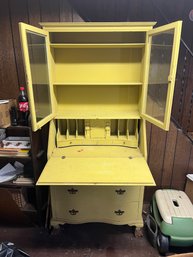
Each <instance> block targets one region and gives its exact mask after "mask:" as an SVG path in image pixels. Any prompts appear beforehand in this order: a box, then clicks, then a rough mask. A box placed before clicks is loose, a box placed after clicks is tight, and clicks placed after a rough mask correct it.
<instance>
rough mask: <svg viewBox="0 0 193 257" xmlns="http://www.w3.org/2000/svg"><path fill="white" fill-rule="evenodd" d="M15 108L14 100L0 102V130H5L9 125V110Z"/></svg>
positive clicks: (15, 102)
mask: <svg viewBox="0 0 193 257" xmlns="http://www.w3.org/2000/svg"><path fill="white" fill-rule="evenodd" d="M12 106H15V107H16V106H17V101H16V100H15V99H9V100H7V101H6V100H5V101H3V100H0V128H7V127H9V126H10V125H11V118H10V112H9V111H10V109H11V107H12Z"/></svg>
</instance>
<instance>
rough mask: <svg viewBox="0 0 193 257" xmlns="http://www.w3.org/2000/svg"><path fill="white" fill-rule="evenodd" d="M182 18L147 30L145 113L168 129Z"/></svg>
mask: <svg viewBox="0 0 193 257" xmlns="http://www.w3.org/2000/svg"><path fill="white" fill-rule="evenodd" d="M181 26H182V22H181V21H178V22H174V23H171V24H168V25H165V26H162V27H159V28H156V29H153V30H151V31H148V33H147V42H146V60H145V78H144V88H143V97H142V99H143V100H142V117H143V118H144V119H146V120H148V121H149V122H151V123H153V124H155V125H156V126H158V127H160V128H162V129H164V130H169V124H170V115H171V108H172V101H173V93H174V85H175V76H176V67H177V61H178V52H179V45H180V35H181Z"/></svg>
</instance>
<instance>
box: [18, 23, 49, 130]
mask: <svg viewBox="0 0 193 257" xmlns="http://www.w3.org/2000/svg"><path fill="white" fill-rule="evenodd" d="M19 27H20V35H21V43H22V50H23V59H24V64H25V71H26V82H27V90H28V97H29V105H30V113H31V120H32V129H33V131H36V130H37V129H39V128H41V127H42V126H43V125H44V124H46V123H47V122H48V121H50V120H51V119H52V118H53V103H52V97H51V96H52V95H53V92H52V87H51V81H50V72H49V71H50V65H49V57H48V32H46V31H44V30H42V29H38V28H35V27H33V26H30V25H27V24H24V23H20V24H19Z"/></svg>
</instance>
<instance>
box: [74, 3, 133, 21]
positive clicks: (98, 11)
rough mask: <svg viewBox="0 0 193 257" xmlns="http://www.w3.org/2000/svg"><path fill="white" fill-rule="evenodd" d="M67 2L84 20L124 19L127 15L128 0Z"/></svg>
mask: <svg viewBox="0 0 193 257" xmlns="http://www.w3.org/2000/svg"><path fill="white" fill-rule="evenodd" d="M69 2H70V4H71V5H72V6H73V8H74V9H75V10H76V11H77V13H78V14H79V15H80V17H81V18H82V19H83V20H84V21H126V20H127V17H128V11H129V1H128V0H119V1H117V0H111V1H104V0H97V1H94V0H81V1H80V0H70V1H69ZM83 7H84V8H83Z"/></svg>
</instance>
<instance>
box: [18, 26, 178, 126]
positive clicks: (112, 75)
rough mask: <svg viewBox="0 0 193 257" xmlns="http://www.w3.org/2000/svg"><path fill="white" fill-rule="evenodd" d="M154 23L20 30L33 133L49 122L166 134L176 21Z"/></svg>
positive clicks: (170, 104)
mask: <svg viewBox="0 0 193 257" xmlns="http://www.w3.org/2000/svg"><path fill="white" fill-rule="evenodd" d="M155 24H156V23H155V22H134V23H132V22H120V23H119V22H110V23H109V22H104V23H103V22H101V23H100V22H88V23H86V22H85V23H49V22H48V23H41V26H42V27H43V29H39V28H35V27H33V26H30V25H27V24H24V23H20V34H21V42H22V49H23V56H24V62H25V68H26V78H27V85H28V95H29V99H30V111H31V115H32V128H33V130H34V131H35V130H37V129H39V128H41V127H42V126H43V125H44V124H45V123H47V122H49V121H50V120H53V119H56V120H77V122H79V120H95V119H97V120H106V119H107V120H121V119H124V120H130V119H135V120H139V119H145V120H148V121H149V122H151V123H153V124H155V125H156V126H159V127H160V128H162V129H165V130H168V129H169V122H170V115H171V107H172V99H173V92H174V85H175V75H176V67H177V60H178V51H179V44H180V33H181V25H182V22H181V21H178V22H174V23H171V24H167V25H165V26H162V27H159V28H155V29H153V26H154V25H155ZM113 122H114V121H113ZM113 122H112V123H113Z"/></svg>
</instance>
